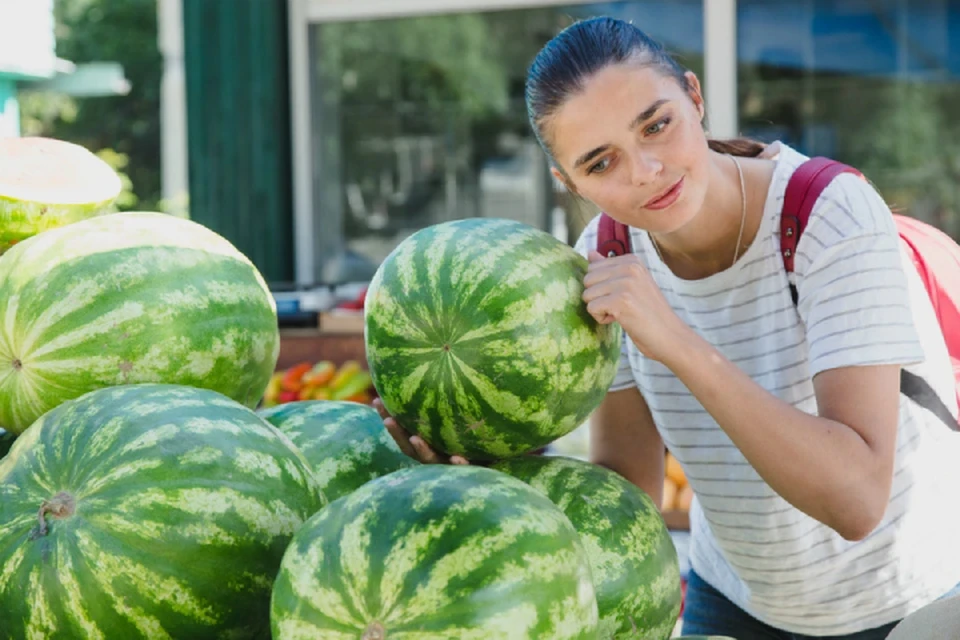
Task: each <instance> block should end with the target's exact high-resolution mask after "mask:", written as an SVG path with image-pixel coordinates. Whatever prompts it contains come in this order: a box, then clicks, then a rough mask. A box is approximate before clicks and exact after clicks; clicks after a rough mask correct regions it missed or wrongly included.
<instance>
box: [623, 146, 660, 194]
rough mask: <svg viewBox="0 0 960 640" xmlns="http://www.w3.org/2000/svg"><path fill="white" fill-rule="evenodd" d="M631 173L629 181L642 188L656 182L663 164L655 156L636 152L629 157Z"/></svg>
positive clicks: (644, 152)
mask: <svg viewBox="0 0 960 640" xmlns="http://www.w3.org/2000/svg"><path fill="white" fill-rule="evenodd" d="M631 164H632V171H631V174H630V181H631V182H632V183H633V184H634V185H635V186H638V187H643V186H646V185H648V184H651V183H653V182H655V181H656V179H657V176H659V175H660V172H661V171H662V170H663V163H662V162H660V158H658V157H657V156H656V155H654V154H652V153H649V152H646V151H637V152H636V153H634V154H633V156H632V157H631Z"/></svg>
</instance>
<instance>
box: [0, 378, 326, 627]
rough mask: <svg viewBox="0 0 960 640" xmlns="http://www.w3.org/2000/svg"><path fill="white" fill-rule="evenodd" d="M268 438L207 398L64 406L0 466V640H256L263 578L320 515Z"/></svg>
mask: <svg viewBox="0 0 960 640" xmlns="http://www.w3.org/2000/svg"><path fill="white" fill-rule="evenodd" d="M325 503H326V501H325V499H324V496H323V494H322V493H321V492H320V491H319V490H318V488H317V486H316V483H315V481H314V480H313V476H312V474H311V473H310V470H309V467H308V464H307V462H306V460H305V459H304V458H303V456H302V455H301V454H300V453H299V451H297V449H296V448H295V447H294V446H293V444H292V443H291V442H290V440H289V438H287V437H286V436H284V435H283V434H282V433H280V432H279V431H278V430H277V429H276V428H274V427H273V426H271V425H269V424H268V423H266V422H265V421H263V420H262V419H260V418H259V417H258V416H257V415H256V414H255V413H254V412H253V411H251V410H250V409H248V408H246V407H244V406H242V405H240V404H238V403H236V402H234V401H233V400H230V399H229V398H227V397H226V396H223V395H221V394H219V393H216V392H214V391H209V390H206V389H196V388H192V387H183V386H177V385H153V384H144V385H124V386H118V387H113V388H110V389H99V390H97V391H93V392H91V393H89V394H86V395H84V396H82V397H80V398H77V399H75V400H71V401H68V402H65V403H64V404H62V405H60V406H59V407H57V408H56V409H54V410H52V411H50V412H49V413H47V414H46V415H44V416H43V417H42V418H41V419H40V420H38V421H37V422H35V423H34V424H33V425H32V426H31V427H30V428H29V429H27V430H26V431H25V432H24V433H23V435H22V436H21V437H20V438H19V439H18V440H17V442H16V444H14V446H13V449H11V451H10V454H9V455H8V456H7V457H6V458H4V459H3V460H0V612H2V617H3V632H4V635H3V637H9V638H150V639H151V640H155V639H161V638H168V639H169V638H268V637H269V618H270V594H271V590H272V583H273V579H274V577H275V576H276V572H277V570H278V569H279V566H280V561H281V559H282V557H283V553H284V551H285V549H286V547H287V545H288V544H289V542H290V540H291V538H292V536H293V533H294V531H295V530H296V529H297V528H298V527H300V526H301V525H302V524H303V522H304V521H305V520H306V519H307V518H308V517H309V516H311V515H313V514H314V513H316V512H317V511H318V510H319V509H321V508H322V507H323V506H324V505H325Z"/></svg>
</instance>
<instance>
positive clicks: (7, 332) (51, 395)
mask: <svg viewBox="0 0 960 640" xmlns="http://www.w3.org/2000/svg"><path fill="white" fill-rule="evenodd" d="M0 323H2V324H0V326H2V331H0V425H3V426H4V427H5V428H7V429H9V430H10V431H12V432H14V433H19V432H21V431H23V430H24V429H26V428H27V427H28V426H29V425H30V423H32V422H33V421H34V420H36V419H37V418H38V417H39V416H40V415H41V414H43V413H44V412H46V411H48V410H50V409H52V408H53V407H55V406H57V405H58V404H60V403H61V402H63V401H64V400H69V399H71V398H76V397H78V396H80V395H82V394H84V393H86V392H88V391H92V390H94V389H98V388H101V387H108V386H114V385H119V384H133V383H138V382H157V383H175V384H186V385H192V386H197V387H202V388H208V389H212V390H214V391H219V392H221V393H223V394H225V395H227V396H229V397H230V398H233V399H234V400H236V401H238V402H240V403H242V404H244V405H247V406H249V407H251V408H253V407H255V406H256V404H257V402H258V401H259V400H260V398H261V397H262V395H263V392H264V389H265V388H266V386H267V383H268V382H269V380H270V376H271V375H272V373H273V371H274V367H275V365H276V362H277V356H278V353H279V348H280V338H279V331H278V328H277V316H276V307H275V304H274V300H273V297H272V296H271V294H270V291H269V289H268V288H267V286H266V283H265V282H264V281H263V278H262V277H261V275H260V273H259V272H258V271H257V269H256V268H255V267H254V266H253V264H251V262H250V261H249V260H248V259H247V258H246V257H244V256H243V255H242V254H241V253H240V252H238V251H237V250H236V248H234V247H233V245H231V244H230V243H229V242H227V241H226V240H225V239H224V238H222V237H221V236H219V235H217V234H215V233H214V232H212V231H210V230H209V229H207V228H205V227H203V226H201V225H199V224H197V223H195V222H190V221H188V220H183V219H181V218H175V217H173V216H169V215H165V214H162V213H115V214H109V215H105V216H100V217H97V218H92V219H90V220H84V221H82V222H75V223H73V224H70V225H67V226H65V227H61V228H59V229H53V230H50V231H46V232H44V233H42V234H40V235H37V236H34V237H33V238H30V239H28V240H26V241H24V242H22V243H20V244H18V245H17V246H15V247H13V248H12V249H11V250H10V251H8V252H7V253H6V254H4V255H3V256H2V257H0Z"/></svg>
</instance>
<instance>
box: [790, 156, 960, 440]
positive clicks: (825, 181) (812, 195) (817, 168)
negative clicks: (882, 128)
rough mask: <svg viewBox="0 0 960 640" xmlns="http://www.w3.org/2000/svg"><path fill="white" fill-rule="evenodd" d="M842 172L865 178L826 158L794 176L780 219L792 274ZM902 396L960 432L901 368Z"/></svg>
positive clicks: (793, 290) (928, 391)
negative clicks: (820, 205)
mask: <svg viewBox="0 0 960 640" xmlns="http://www.w3.org/2000/svg"><path fill="white" fill-rule="evenodd" d="M841 173H852V174H854V175H857V176H860V177H863V174H861V173H860V172H859V171H857V170H856V169H854V168H853V167H850V166H848V165H845V164H843V163H841V162H837V161H836V160H831V159H829V158H823V157H816V158H811V159H810V160H807V161H806V162H804V163H803V164H802V165H800V167H798V168H797V170H796V171H795V172H794V174H793V175H792V176H791V177H790V181H789V183H787V191H786V193H785V194H784V198H783V211H782V212H781V218H780V250H781V253H782V255H783V266H784V267H785V268H786V270H787V273H788V274H790V273H793V259H794V256H795V255H796V253H797V245H798V244H799V242H800V236H801V235H802V234H803V230H804V229H805V228H806V226H807V221H808V220H809V219H810V213H811V212H812V211H813V205H814V204H815V203H816V202H817V198H819V197H820V194H821V193H823V190H824V189H826V188H827V185H829V184H830V182H831V181H832V180H833V179H834V178H836V177H837V176H838V175H840V174H841ZM903 235H904V234H903V233H901V234H900V236H901V239H902V238H903ZM790 295H791V297H793V303H794V304H797V287H796V285H795V284H794V283H793V282H792V281H791V282H790ZM900 393H902V394H904V395H905V396H907V397H908V398H910V399H911V400H913V401H914V402H916V403H917V404H918V405H920V406H921V407H924V408H925V409H927V410H928V411H930V412H932V413H933V414H934V415H935V416H937V417H938V418H940V420H942V421H943V422H944V423H945V424H946V425H947V426H948V427H949V428H951V429H953V430H958V425H957V421H956V420H955V419H954V418H953V416H952V414H951V413H950V410H949V409H948V408H947V406H946V405H945V404H944V403H943V401H942V400H941V399H940V396H939V395H937V392H936V391H934V389H933V387H931V386H930V383H928V382H927V381H926V380H924V379H923V378H921V377H920V376H918V375H916V374H914V373H912V372H910V371H907V370H906V369H901V370H900ZM958 397H960V396H958Z"/></svg>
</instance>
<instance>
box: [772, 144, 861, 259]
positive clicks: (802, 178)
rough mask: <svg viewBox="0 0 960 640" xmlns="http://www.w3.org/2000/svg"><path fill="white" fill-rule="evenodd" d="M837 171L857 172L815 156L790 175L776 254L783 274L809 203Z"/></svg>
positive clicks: (807, 217)
mask: <svg viewBox="0 0 960 640" xmlns="http://www.w3.org/2000/svg"><path fill="white" fill-rule="evenodd" d="M841 173H853V174H855V175H858V176H860V175H861V173H860V172H859V171H857V170H856V169H854V168H853V167H850V166H847V165H845V164H843V163H842V162H837V161H836V160H831V159H830V158H823V157H816V158H810V159H809V160H807V161H806V162H804V163H803V164H802V165H800V166H799V167H798V168H797V170H796V171H794V173H793V175H792V176H791V177H790V181H789V182H788V183H787V192H786V194H785V195H784V197H783V211H782V212H781V213H780V253H781V254H783V266H784V267H786V269H787V273H790V272H791V271H793V259H794V257H795V256H796V254H797V244H798V243H799V242H800V236H801V235H802V234H803V230H804V229H805V228H806V226H807V220H809V219H810V212H811V211H813V205H814V204H816V202H817V198H819V197H820V194H821V193H823V190H824V189H826V188H827V185H829V184H830V182H832V181H833V179H834V178H836V177H837V176H838V175H840V174H841Z"/></svg>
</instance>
